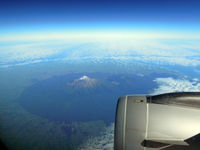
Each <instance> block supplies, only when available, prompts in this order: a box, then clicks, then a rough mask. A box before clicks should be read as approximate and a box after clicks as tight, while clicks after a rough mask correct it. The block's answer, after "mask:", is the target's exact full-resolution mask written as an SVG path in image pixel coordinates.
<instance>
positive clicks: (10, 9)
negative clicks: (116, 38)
mask: <svg viewBox="0 0 200 150" xmlns="http://www.w3.org/2000/svg"><path fill="white" fill-rule="evenodd" d="M199 16H200V1H198V0H190V1H188V0H187V1H184V0H166V1H164V0H132V1H127V0H123V1H122V0H26V1H25V0H13V1H11V0H2V1H0V35H1V39H2V38H4V36H6V35H8V36H11V35H21V34H28V33H29V34H30V33H34V34H36V33H37V34H38V35H40V34H46V33H55V32H56V33H63V32H67V33H69V32H70V33H73V34H74V33H80V32H82V33H83V34H88V33H89V32H92V33H93V32H94V31H95V32H96V33H95V34H98V33H102V32H105V33H106V32H108V31H109V32H115V33H116V32H119V31H123V32H124V31H125V32H130V31H131V32H136V31H137V32H141V31H142V32H150V33H152V32H160V31H162V32H163V34H165V33H168V32H169V31H171V32H172V33H174V32H178V33H184V34H193V35H194V36H196V35H197V33H199V32H200V17H199ZM59 36H60V35H59ZM1 39H0V40H1Z"/></svg>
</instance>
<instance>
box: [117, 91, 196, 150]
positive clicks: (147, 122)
mask: <svg viewBox="0 0 200 150" xmlns="http://www.w3.org/2000/svg"><path fill="white" fill-rule="evenodd" d="M199 149H200V92H180V93H167V94H160V95H153V96H152V95H130V96H124V97H120V98H119V100H118V104H117V109H116V118H115V135H114V150H199Z"/></svg>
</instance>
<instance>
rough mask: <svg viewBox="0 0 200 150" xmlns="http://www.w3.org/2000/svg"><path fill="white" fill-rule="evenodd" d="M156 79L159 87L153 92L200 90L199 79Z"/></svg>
mask: <svg viewBox="0 0 200 150" xmlns="http://www.w3.org/2000/svg"><path fill="white" fill-rule="evenodd" d="M154 81H155V82H156V83H157V84H158V88H156V89H154V92H153V93H152V94H161V93H168V92H200V83H199V80H198V79H193V80H192V81H189V80H186V79H173V78H156V79H155V80H154Z"/></svg>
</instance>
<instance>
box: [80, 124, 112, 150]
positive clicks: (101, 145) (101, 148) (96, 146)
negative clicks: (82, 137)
mask: <svg viewBox="0 0 200 150" xmlns="http://www.w3.org/2000/svg"><path fill="white" fill-rule="evenodd" d="M113 143H114V123H112V124H111V125H110V126H108V127H107V128H105V130H104V131H103V132H102V133H101V135H100V136H97V137H91V138H89V139H88V140H87V142H86V143H84V144H83V145H81V146H80V147H79V148H78V150H113V147H114V146H113Z"/></svg>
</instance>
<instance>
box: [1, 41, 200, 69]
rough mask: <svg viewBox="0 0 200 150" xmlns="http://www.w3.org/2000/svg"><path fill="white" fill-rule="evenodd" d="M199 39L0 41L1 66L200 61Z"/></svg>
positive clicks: (190, 64) (164, 63)
mask: <svg viewBox="0 0 200 150" xmlns="http://www.w3.org/2000/svg"><path fill="white" fill-rule="evenodd" d="M199 58H200V41H199V40H183V39H182V40H177V39H176V41H174V39H165V40H161V39H140V38H139V39H137V38H136V39H131V38H125V39H113V38H111V39H109V40H108V39H107V40H92V39H89V40H85V41H82V40H74V41H73V40H69V41H65V40H64V41H63V40H60V41H54V40H52V41H32V42H28V43H27V42H20V43H12V42H11V43H9V44H5V43H1V42H0V67H2V65H4V66H6V65H7V66H8V65H11V64H12V65H18V64H21V65H25V64H29V63H38V62H47V61H63V60H64V61H69V60H75V62H78V61H81V60H92V61H95V62H97V63H98V61H99V60H105V59H109V60H118V61H131V62H133V61H140V62H145V63H151V64H158V65H182V66H198V65H200V59H199Z"/></svg>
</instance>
